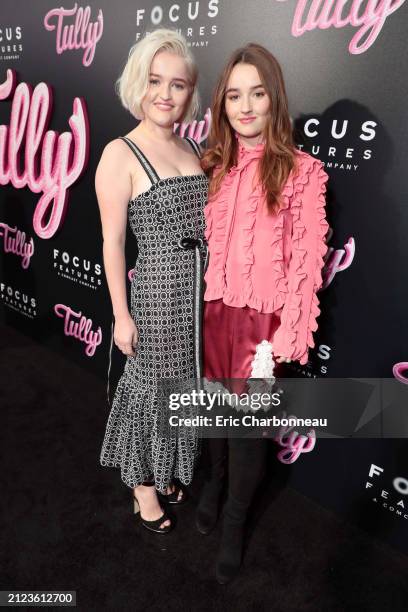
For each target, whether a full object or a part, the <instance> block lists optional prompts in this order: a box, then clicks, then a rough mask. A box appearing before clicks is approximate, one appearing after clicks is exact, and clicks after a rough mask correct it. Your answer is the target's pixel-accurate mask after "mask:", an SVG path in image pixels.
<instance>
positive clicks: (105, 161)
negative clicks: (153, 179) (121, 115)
mask: <svg viewBox="0 0 408 612" xmlns="http://www.w3.org/2000/svg"><path fill="white" fill-rule="evenodd" d="M95 191H96V195H97V198H98V205H99V210H100V215H101V223H102V234H103V262H104V267H105V274H106V280H107V283H108V288H109V293H110V297H111V301H112V309H113V314H114V317H115V343H116V344H117V346H118V347H119V348H120V349H121V350H122V352H124V353H126V354H129V355H133V354H134V352H133V350H132V339H133V344H134V342H135V337H134V336H135V333H137V332H135V325H134V323H133V321H132V320H131V315H130V313H129V308H128V303H127V294H126V279H127V274H126V269H125V268H126V260H125V241H126V226H127V208H128V202H129V200H130V198H131V193H132V181H131V177H130V173H129V169H128V165H127V163H126V156H125V154H124V151H123V144H122V143H121V142H120V141H115V140H114V141H112V142H110V143H109V144H108V145H106V147H105V148H104V150H103V153H102V155H101V159H100V161H99V164H98V167H97V169H96V174H95ZM118 324H119V329H117V327H118Z"/></svg>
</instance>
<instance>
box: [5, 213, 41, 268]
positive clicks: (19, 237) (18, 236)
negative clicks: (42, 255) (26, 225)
mask: <svg viewBox="0 0 408 612" xmlns="http://www.w3.org/2000/svg"><path fill="white" fill-rule="evenodd" d="M0 236H3V249H4V252H5V253H14V255H19V256H20V257H21V267H22V268H24V269H26V268H28V266H29V265H30V259H31V256H32V254H33V253H34V240H33V239H32V238H31V239H30V242H26V234H25V232H21V231H20V230H18V229H17V227H10V225H8V224H7V223H1V222H0Z"/></svg>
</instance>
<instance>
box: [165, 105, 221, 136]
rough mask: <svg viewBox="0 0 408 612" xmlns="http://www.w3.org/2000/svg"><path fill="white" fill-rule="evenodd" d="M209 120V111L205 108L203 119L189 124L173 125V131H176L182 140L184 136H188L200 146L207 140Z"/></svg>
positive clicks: (210, 116) (210, 117)
mask: <svg viewBox="0 0 408 612" xmlns="http://www.w3.org/2000/svg"><path fill="white" fill-rule="evenodd" d="M211 119H212V115H211V109H210V108H207V110H206V111H205V114H204V117H203V119H201V120H200V121H196V120H194V121H191V123H175V124H174V131H175V132H177V130H178V132H179V135H180V136H181V138H184V136H189V137H190V138H193V139H194V140H195V141H196V142H198V144H201V143H202V142H203V141H204V140H206V139H207V136H208V133H209V131H210V127H211Z"/></svg>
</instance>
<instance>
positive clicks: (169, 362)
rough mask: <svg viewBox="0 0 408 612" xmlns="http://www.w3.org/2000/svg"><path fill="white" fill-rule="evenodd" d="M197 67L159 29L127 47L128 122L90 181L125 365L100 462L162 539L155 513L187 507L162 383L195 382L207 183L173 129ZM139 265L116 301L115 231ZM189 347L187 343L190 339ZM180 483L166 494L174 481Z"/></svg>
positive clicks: (189, 106)
mask: <svg viewBox="0 0 408 612" xmlns="http://www.w3.org/2000/svg"><path fill="white" fill-rule="evenodd" d="M196 83H197V68H196V65H195V63H194V59H193V57H192V55H191V52H190V50H189V49H188V47H187V44H186V41H185V39H184V38H183V37H182V36H181V35H179V34H178V33H177V32H175V31H173V30H169V29H158V30H155V31H154V32H152V33H151V34H149V35H147V36H146V37H145V38H143V39H142V40H141V41H139V42H138V43H136V44H135V45H134V46H133V47H132V48H131V50H130V53H129V58H128V61H127V63H126V65H125V68H124V70H123V72H122V74H121V76H120V78H119V80H118V93H119V96H120V99H121V101H122V104H123V105H124V107H125V108H126V109H128V110H129V111H130V113H131V114H132V115H133V116H134V118H135V120H138V121H139V123H137V125H136V126H135V127H134V129H132V130H131V131H130V132H129V133H128V134H126V136H124V137H120V138H117V139H115V140H113V141H112V142H109V144H107V145H106V147H105V149H104V151H103V154H102V156H101V159H100V162H99V165H98V168H97V172H96V179H95V187H96V193H97V197H98V203H99V208H100V214H101V222H102V231H103V258H104V266H105V272H106V278H107V282H108V287H109V292H110V297H111V301H112V308H113V316H114V321H115V323H114V329H113V339H114V342H115V344H116V346H117V347H118V348H119V349H120V350H121V351H122V352H123V353H124V354H125V355H126V356H127V359H126V364H125V367H124V371H123V374H122V376H121V377H120V379H119V382H118V385H117V387H116V390H115V394H114V398H113V402H112V407H111V411H110V414H109V418H108V423H107V427H106V433H105V438H104V441H103V445H102V450H101V456H100V462H101V464H102V465H104V466H112V467H117V468H120V470H121V478H122V481H123V482H124V483H125V484H126V485H127V486H128V487H130V488H131V489H132V490H133V491H132V495H133V498H134V508H135V513H138V514H139V517H140V520H141V523H142V525H143V526H144V527H145V528H147V529H149V530H150V531H154V532H156V533H160V534H165V533H168V532H169V531H170V530H171V529H172V527H173V522H172V520H171V518H170V516H169V515H168V514H167V512H166V510H164V508H165V507H166V505H167V504H168V503H171V504H178V503H182V502H184V501H185V500H186V496H187V492H186V489H185V488H184V487H183V486H182V485H183V484H184V485H187V484H189V483H190V482H191V479H192V475H193V468H194V461H195V458H196V455H197V438H196V436H195V435H194V434H193V433H191V435H187V436H183V437H181V436H179V435H177V434H176V435H170V436H166V435H164V434H163V432H162V431H161V430H160V427H159V420H160V418H161V417H162V416H163V411H164V410H166V408H167V407H166V406H165V404H164V402H161V401H160V399H159V393H158V385H159V384H160V380H161V379H183V380H187V379H192V378H194V376H197V375H198V376H199V375H200V372H199V358H197V355H199V351H200V347H199V346H198V343H199V336H200V334H199V333H197V331H198V330H197V329H196V327H197V325H199V319H200V316H199V314H200V313H199V302H200V296H199V286H200V283H199V280H200V279H199V278H197V265H198V267H199V264H200V263H201V256H202V254H203V253H202V246H203V240H202V239H203V231H204V220H203V208H204V205H205V203H206V197H207V186H208V184H207V178H206V177H205V175H204V173H203V171H202V169H201V167H200V148H199V146H198V145H197V143H195V141H194V140H192V139H189V138H184V139H183V138H180V137H179V136H177V135H176V134H175V132H174V124H175V122H181V121H190V120H192V119H193V118H194V116H195V114H196V113H197V110H198V94H197V89H196ZM127 221H129V224H130V227H131V229H132V231H133V233H134V235H135V237H136V240H137V245H138V257H137V261H136V265H135V268H134V273H133V277H132V281H131V308H130V312H129V309H128V304H127V299H126V273H125V272H126V271H125V255H124V246H125V234H126V225H127ZM194 339H195V340H194ZM174 479H177V480H178V481H179V482H178V483H177V484H176V482H175V480H174Z"/></svg>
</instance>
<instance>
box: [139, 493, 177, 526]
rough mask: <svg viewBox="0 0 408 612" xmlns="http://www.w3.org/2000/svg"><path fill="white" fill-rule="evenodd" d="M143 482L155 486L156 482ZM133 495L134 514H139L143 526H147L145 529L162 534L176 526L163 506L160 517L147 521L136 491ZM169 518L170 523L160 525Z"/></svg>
mask: <svg viewBox="0 0 408 612" xmlns="http://www.w3.org/2000/svg"><path fill="white" fill-rule="evenodd" d="M142 484H143V486H145V487H152V486H154V482H143V483H142ZM132 497H133V512H134V514H138V515H139V518H140V522H141V524H142V525H143V527H145V529H147V530H148V531H153V532H154V533H160V534H165V533H169V531H171V530H172V529H173V527H174V525H173V522H172V520H171V519H170V517H169V516H168V514H167V513H166V511H165V510H163V508H162V510H163V514H162V515H161V516H160V517H159V518H158V519H156V520H155V521H147V520H146V519H144V518H143V517H142V514H141V512H140V505H139V502H138V500H137V498H136V496H135V492H134V491H133V493H132ZM167 520H169V521H170V525H167V526H166V527H160V525H162V524H163V523H164V522H165V521H167Z"/></svg>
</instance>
